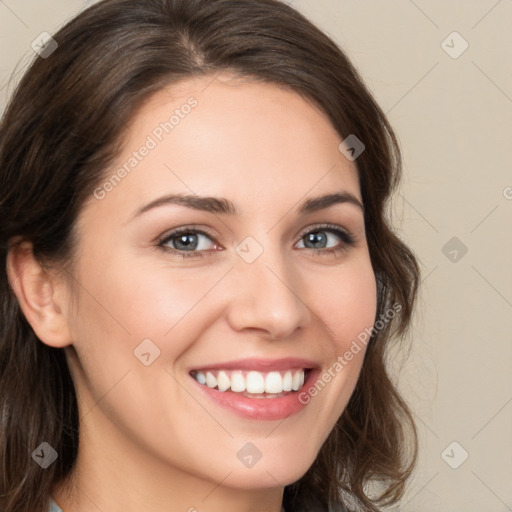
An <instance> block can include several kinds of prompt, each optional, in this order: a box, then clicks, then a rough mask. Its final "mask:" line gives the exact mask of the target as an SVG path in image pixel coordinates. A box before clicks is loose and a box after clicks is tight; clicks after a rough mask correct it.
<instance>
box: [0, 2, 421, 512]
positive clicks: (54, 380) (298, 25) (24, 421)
mask: <svg viewBox="0 0 512 512" xmlns="http://www.w3.org/2000/svg"><path fill="white" fill-rule="evenodd" d="M54 38H55V40H56V41H57V43H58V48H57V49H56V50H55V51H54V52H53V53H52V54H51V55H49V56H47V58H42V57H40V56H37V57H36V58H35V60H34V61H33V63H32V64H31V66H30V67H29V69H28V71H27V72H26V73H25V75H24V76H23V78H22V79H21V81H20V83H19V85H18V86H17V88H16V90H15V91H14V94H13V95H12V98H11V100H10V102H9V104H8V107H7V109H6V111H5V113H4V116H3V118H2V121H1V124H0V259H1V265H0V268H1V270H0V301H1V306H0V307H1V315H2V317H1V321H0V436H1V439H0V473H1V474H0V510H1V511H2V512H46V510H47V506H48V502H49V498H50V496H51V492H52V490H53V489H54V486H55V485H56V483H57V482H60V481H61V480H63V479H64V478H65V477H66V476H68V475H69V474H70V473H71V472H72V470H73V467H74V464H75V461H76V457H77V448H78V442H79V419H78V407H77V400H76V394H75V388H74V384H73V380H72V378H71V375H70V372H69V369H68V366H67V363H66V358H65V354H64V351H63V350H62V349H56V348H53V347H49V346H48V345H46V344H44V343H42V342H41V341H40V340H39V339H38V338H37V336H36V335H35V333H34V331H33V330H32V328H31V327H30V325H29V324H28V322H27V321H26V319H25V317H24V315H23V314H22V312H21V309H20V306H19V303H18V301H17V299H16V296H15V295H14V293H13V291H12V289H11V287H10V283H9V280H8V277H7V273H6V258H7V254H8V251H9V248H10V244H11V242H12V240H13V237H19V239H22V240H28V241H30V242H31V243H32V244H33V252H34V255H35V256H36V257H37V258H38V259H39V261H40V262H41V263H46V264H49V263H51V264H55V265H67V264H68V263H69V262H70V261H72V260H73V257H74V254H73V247H74V246H75V242H76V240H75V239H74V225H75V221H76V219H77V216H78V214H79V212H80V208H81V206H82V204H83V202H84V200H85V198H87V197H88V196H89V194H91V192H92V191H93V189H94V187H95V186H97V184H98V183H101V181H102V178H104V174H105V169H107V168H108V166H109V164H110V163H111V162H112V159H113V157H114V156H115V155H117V154H118V152H119V150H120V148H121V147H122V144H123V140H124V138H125V135H126V131H127V129H128V126H129V123H130V121H131V120H132V119H133V117H134V116H135V114H136V113H137V111H138V109H140V108H141V106H142V105H143V103H144V102H145V101H146V100H147V99H148V98H149V97H150V96H151V95H152V94H154V93H155V92H157V91H159V90H161V89H163V88H164V87H166V86H169V85H172V84H173V83H175V82H177V81H178V80H181V79H186V78H193V77H199V76H205V75H211V76H213V75H215V74H216V73H220V72H222V71H229V72H231V73H232V74H234V75H238V76H242V77H247V78H251V79H254V80H257V81H258V80H259V81H262V82H267V83H272V84H277V85H279V86H284V87H287V88H289V89H290V90H292V91H294V92H296V93H298V94H300V95H301V96H302V97H304V98H305V99H307V100H308V101H311V102H313V103H314V104H316V105H317V106H318V107H319V108H320V109H321V110H322V111H323V112H325V114H326V115H327V116H328V118H329V119H330V121H331V122H332V125H333V126H334V128H335V129H336V130H337V132H338V133H339V135H340V137H341V138H345V137H347V136H348V135H349V134H355V135H356V136H357V137H358V138H359V139H360V140H361V141H363V143H364V144H365V151H364V152H363V153H362V154H361V155H360V156H359V157H358V159H357V162H356V163H357V168H358V172H359V178H360V186H361V193H362V198H363V203H364V205H365V227H366V233H367V239H368V246H369V251H370V257H371V262H372V265H373V269H374V272H375V276H376V279H377V285H378V287H377V290H378V300H377V316H376V320H377V318H380V317H382V315H385V313H386V311H388V310H390V309H391V308H393V307H394V308H395V310H399V311H398V312H397V313H396V315H395V316H394V318H393V319H392V320H391V321H389V322H386V323H385V326H384V328H383V329H381V330H379V331H378V332H376V331H374V332H373V335H372V337H371V339H370V341H369V343H368V346H367V351H366V354H365V359H364V363H363V366H362V370H361V374H360V377H359V380H358V382H357V385H356V388H355V390H354V393H353V395H352V396H351V399H350V401H349V403H348V405H347V407H346V409H345V410H344V412H343V413H342V415H341V416H340V418H339V420H338V422H337V423H336V425H335V427H334V429H333V431H332V432H331V433H330V435H329V437H328V438H327V440H326V442H325V443H324V445H323V446H322V448H321V449H320V452H319V453H318V456H317V458H316V460H315V461H314V463H313V465H312V466H311V467H310V469H309V470H308V471H307V472H306V474H305V475H304V476H303V477H302V478H301V479H300V480H298V481H297V482H295V483H293V484H291V485H289V486H287V487H285V490H284V506H285V508H286V509H287V510H289V511H299V510H304V511H308V512H312V511H320V510H327V509H328V507H331V508H330V509H329V510H340V509H343V510H357V511H364V512H378V511H379V510H381V508H380V507H382V506H386V505H390V504H395V503H397V502H398V501H399V500H400V499H401V498H402V497H403V494H404V489H405V485H406V483H407V479H408V477H409V476H410V474H411V472H412V470H413V468H414V466H415V463H416V458H417V450H418V448H417V445H418V441H417V433H416V427H415V425H414V420H413V417H412V414H411V412H410V410H409V409H408V407H407V405H406V403H405V402H404V400H403V399H402V398H401V396H400V394H399V392H398V390H397V389H396V387H395V385H394V384H393V382H392V379H391V378H390V376H389V369H387V367H386V361H385V359H386V356H387V355H388V351H389V348H390V342H392V341H393V340H394V342H397V341H399V340H403V338H404V335H405V334H406V332H407V331H408V328H409V324H410V322H411V315H412V313H413V306H414V303H415V299H416V295H417V289H418V282H419V268H418V264H417V261H416V259H415V257H414V255H413V253H412V252H411V251H410V249H409V248H408V247H407V246H406V245H405V244H404V243H403V242H402V241H401V240H400V239H399V238H398V237H397V235H396V234H395V233H394V231H393V229H392V228H391V224H390V220H389V216H388V211H387V208H388V202H389V199H390V197H391V194H392V192H393V190H394V189H395V187H396V185H397V184H398V182H399V178H400V174H401V157H400V150H399V144H398V142H397V139H396V136H395V134H394V133H393V131H392V129H391V127H390V125H389V123H388V121H387V119H386V117H385V114H384V113H383V111H382V110H381V109H380V108H379V106H378V105H377V104H376V102H375V100H374V99H373V97H372V95H371V93H370V92H369V90H368V89H367V87H366V86H365V84H364V83H363V81H362V79H361V77H360V76H359V74H358V73H357V71H356V70H355V69H354V67H353V65H352V64H351V63H350V62H349V60H348V58H347V57H346V56H345V54H344V53H343V52H342V50H341V49H340V48H339V47H338V46H337V45H336V44H335V43H334V42H333V41H332V40H331V39H330V38H329V37H328V36H327V35H325V34H324V33H323V32H322V31H321V30H319V29H318V28H317V27H316V26H315V25H314V24H312V23H311V22H310V21H308V20H307V19H306V18H305V17H304V16H303V15H301V14H300V13H299V12H297V11H296V10H294V9H293V8H291V7H290V6H289V5H286V4H285V3H283V2H280V1H279V0H104V1H101V2H99V3H98V4H96V5H93V6H91V7H90V8H88V9H87V10H85V11H84V12H82V13H81V14H80V15H78V16H77V17H76V18H74V19H72V20H71V21H70V22H69V23H68V24H66V25H65V26H64V27H63V28H62V29H61V30H59V31H58V32H57V33H56V34H55V35H54ZM396 305H398V306H399V307H398V308H397V307H396ZM42 441H46V442H48V443H49V444H50V445H51V446H52V447H53V448H54V449H55V450H56V451H57V452H58V458H57V460H56V461H55V462H54V463H53V464H52V465H51V466H50V467H48V468H47V469H41V467H40V466H39V465H38V464H36V463H35V462H34V461H33V460H32V458H31V453H32V451H33V450H34V449H35V448H36V447H37V446H38V445H39V444H40V443H41V442H42ZM375 483H376V484H377V485H376V486H375V485H374V484H375ZM372 489H373V490H372ZM376 489H378V492H377V491H376Z"/></svg>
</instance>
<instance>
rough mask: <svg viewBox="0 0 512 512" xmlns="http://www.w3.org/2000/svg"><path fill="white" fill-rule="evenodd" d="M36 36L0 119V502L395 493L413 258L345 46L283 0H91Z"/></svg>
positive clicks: (7, 509) (8, 505)
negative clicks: (401, 365)
mask: <svg viewBox="0 0 512 512" xmlns="http://www.w3.org/2000/svg"><path fill="white" fill-rule="evenodd" d="M54 39H55V41H56V43H57V44H54V43H52V45H51V46H48V47H47V49H48V50H49V51H46V52H42V57H39V58H37V59H36V60H35V62H34V63H33V65H32V66H31V68H30V69H29V70H28V72H27V73H26V74H25V76H24V78H23V79H22V81H21V83H20V85H19V87H18V89H17V90H16V92H15V94H14V96H13V99H12V101H11V102H10V104H9V106H8V109H7V111H6V113H5V116H4V118H3V121H2V125H1V132H0V133H1V135H0V177H1V183H2V186H1V190H2V193H1V194H2V195H1V198H0V209H1V210H0V218H1V219H2V220H1V233H0V237H1V251H2V253H1V256H2V258H3V261H4V265H3V266H2V268H3V269H5V270H3V271H2V274H1V287H2V302H3V303H2V322H1V325H2V327H1V337H0V351H1V357H0V365H1V367H0V368H1V370H0V371H1V373H0V375H1V379H0V380H1V384H0V385H1V390H0V400H1V408H2V413H3V414H2V444H1V457H2V473H3V474H2V479H1V482H2V483H1V485H2V488H1V493H0V494H1V502H0V508H1V510H2V511H4V512H15V511H16V512H18V511H36V512H40V511H46V510H54V511H55V510H56V511H59V510H62V511H64V512H79V511H80V512H82V511H88V510H98V509H100V510H105V511H107V510H108V511H113V510H123V511H128V512H130V511H135V510H146V511H161V510H166V511H172V512H174V511H178V510H180V511H181V510H188V511H195V510H197V511H203V510H208V511H217V510H222V511H235V510H236V511H238V512H240V511H256V510H257V511H268V512H278V511H280V510H282V509H284V510H286V511H287V512H292V511H294V512H295V511H299V510H301V511H302V510H303V511H317V510H318V511H320V510H322V511H324V510H358V511H360V510H364V511H378V510H382V508H381V507H382V506H385V505H388V504H394V503H397V502H398V501H399V499H400V497H401V496H402V494H403V491H404V486H405V483H406V480H407V478H408V476H409V475H410V473H411V471H412V469H413V466H414V463H415V458H416V449H417V448H416V432H415V427H414V422H413V420H412V417H411V414H410V412H409V409H408V408H407V406H406V404H405V403H404V402H403V400H402V399H401V397H400V395H399V393H398V392H397V390H396V388H395V387H394V385H393V383H392V382H391V380H390V378H389V376H388V373H387V370H386V366H385V357H386V354H387V351H388V349H389V344H390V342H391V340H392V338H393V337H397V336H401V335H403V334H404V333H405V331H406V329H407V327H408V325H409V322H410V318H411V314H412V310H413V305H414V299H415V296H416V290H417V284H418V273H419V272H418V266H417V263H416V260H415V258H414V256H413V254H412V253H411V252H410V250H409V249H408V248H407V247H406V246H405V245H404V244H403V243H402V242H401V241H400V240H399V239H398V238H397V236H396V235H395V234H394V233H393V231H392V229H391V228H390V226H389V224H388V222H387V220H386V205H387V201H388V199H389V196H390V194H391V192H392V190H393V187H394V186H395V185H396V183H397V181H398V179H399V174H400V155H399V149H398V144H397V141H396V138H395V136H394V134H393V132H392V130H391V128H390V126H389V124H388V122H387V120H386V119H385V116H384V114H383V113H382V111H381V110H380V109H379V107H378V106H377V105H376V103H375V101H374V100H373V99H372V97H371V95H370V94H369V92H368V90H367V89H366V88H365V86H364V84H363V83H362V81H361V79H360V78H359V76H358V74H357V72H356V71H355V70H354V68H353V67H352V65H351V64H350V63H349V61H348V60H347V58H346V56H345V55H344V54H343V53H342V52H341V51H340V49H339V48H338V47H337V46H336V45H335V44H334V43H333V42H332V41H331V40H330V39H329V38H328V37H327V36H326V35H324V34H323V33H322V32H320V31H319V30H318V29H317V28H316V27H315V26H314V25H312V24H311V23H310V22H309V21H307V20H306V19H305V18H304V17H303V16H302V15H301V14H299V13H298V12H297V11H295V10H294V9H292V8H291V7H290V6H288V5H286V4H284V3H281V2H279V1H276V0H258V1H257V2H255V1H253V0H237V1H236V2H233V1H232V0H186V1H185V0H143V1H137V2H135V1H132V0H105V1H102V2H99V3H98V4H96V5H94V6H92V7H90V8H89V9H87V10H86V11H84V12H83V13H81V14H80V15H79V16H77V17H76V18H75V19H74V20H72V21H71V22H70V23H68V24H67V25H66V26H65V27H64V28H63V29H61V30H60V31H59V32H58V33H57V34H55V35H54ZM57 45H58V47H57ZM206 256H207V257H206Z"/></svg>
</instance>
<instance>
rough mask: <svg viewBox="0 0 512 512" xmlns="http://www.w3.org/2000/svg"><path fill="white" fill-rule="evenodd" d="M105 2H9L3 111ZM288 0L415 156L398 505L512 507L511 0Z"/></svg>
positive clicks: (4, 14) (1, 69)
mask: <svg viewBox="0 0 512 512" xmlns="http://www.w3.org/2000/svg"><path fill="white" fill-rule="evenodd" d="M90 3H92V2H80V1H78V0H66V1H64V0H51V1H50V0H46V1H43V0H41V1H34V0H30V1H29V0H26V1H16V0H0V103H1V107H2V108H3V106H4V104H5V101H6V98H7V96H8V94H9V92H10V91H12V87H13V83H11V84H10V85H9V84H8V80H9V78H10V76H11V73H12V72H13V71H14V70H15V68H16V66H17V68H16V69H17V70H18V72H19V71H20V70H23V66H24V63H26V62H27V61H28V59H31V58H32V56H33V52H32V50H31V42H32V41H33V40H34V39H35V38H36V37H37V36H38V35H39V34H40V33H41V32H43V31H47V32H50V33H55V31H56V30H57V29H58V27H59V26H60V25H61V24H62V23H63V22H64V21H65V20H67V19H68V18H69V17H71V16H73V15H74V14H75V13H77V12H78V11H79V10H80V9H82V8H84V7H85V6H86V5H88V4H90ZM288 3H290V4H292V5H294V6H296V7H297V8H298V9H299V10H300V11H302V12H303V13H305V14H306V15H307V16H308V17H309V18H310V19H312V20H313V21H314V22H316V23H317V24H318V25H319V26H320V27H321V28H323V29H324V30H325V31H327V32H328V33H329V34H330V35H331V37H333V38H334V39H335V40H336V41H337V42H338V43H339V44H340V45H341V46H342V47H343V48H344V49H345V51H346V52H347V53H348V55H349V56H350V57H351V58H352V60H353V62H354V63H355V65H356V66H357V67H358V69H359V70H360V72H361V74H362V75H363V77H364V78H365V80H366V81H367V83H368V85H369V86H370V88H371V89H372V90H373V92H374V94H375V96H376V98H377V100H378V102H379V103H380V105H381V106H382V107H383V109H384V110H385V111H386V112H387V113H388V114H389V117H390V120H391V123H392V125H393V126H394V128H395V129H396V131H397V134H398V136H399V138H400V140H401V144H402V147H403V152H404V160H405V179H404V182H403V186H402V190H401V192H400V194H399V195H397V197H396V200H395V203H394V211H395V219H396V220H395V223H396V226H397V228H398V229H399V230H400V232H401V236H402V237H403V238H404V239H405V240H406V241H407V242H408V243H409V244H410V245H411V246H412V248H413V249H414V250H415V252H416V253H417V255H418V256H419V258H420V260H421V263H422V268H423V286H422V295H421V303H420V308H419V311H418V314H417V316H416V320H415V326H414V332H413V335H412V336H411V338H412V341H413V348H412V352H411V355H410V357H409V359H407V360H406V361H405V362H404V363H403V365H402V369H401V373H400V380H399V384H400V388H401V390H402V391H403V393H404V394H405V396H406V397H407V398H408V399H409V401H410V403H411V405H412V407H413V409H414V411H415V415H416V418H417V420H418V425H419V429H420V438H421V456H420V461H419V466H418V470H417V472H416V474H415V477H414V479H413V480H412V481H411V485H410V488H409V491H408V495H407V497H406V499H405V500H404V503H403V505H402V506H401V507H400V508H399V510H403V511H404V512H433V511H442V512H482V511H486V512H501V511H507V510H512V372H511V371H510V366H511V363H512V343H511V341H512V339H511V338H512V334H511V333H512V321H511V318H512V315H511V313H512V270H511V269H512V242H511V240H512V236H511V233H512V221H511V219H512V172H511V171H512V149H511V147H512V144H511V140H510V139H511V136H512V65H511V64H512V31H511V30H510V26H511V22H512V1H511V0H500V1H496V0H480V1H476V0H472V1H462V0H460V1H448V2H446V1H442V0H435V1H426V0H415V1H412V0H397V1H394V2H392V1H387V2H384V1H383V0H371V1H364V2H363V1H361V2H356V1H354V0H288ZM454 31H457V32H458V33H459V34H460V36H458V35H451V36H450V37H448V36H449V35H450V34H452V32H454ZM447 37H448V38H447ZM445 40H446V42H445V43H444V44H443V43H442V42H443V41H445ZM464 41H466V42H467V44H468V45H469V46H468V48H467V50H466V51H464V52H463V53H461V54H460V55H459V53H460V52H461V50H463V48H464V46H465V43H464ZM445 50H446V51H445ZM447 52H448V53H447ZM449 53H451V55H452V56H450V55H449ZM453 57H457V58H453ZM22 58H23V60H22V62H21V64H18V63H19V61H20V59H22ZM453 237H456V238H457V240H456V241H455V242H452V244H453V243H455V245H448V246H447V247H446V248H445V249H444V252H443V248H444V247H445V244H447V243H448V241H449V240H450V239H452V238H453ZM462 244H463V245H464V246H465V247H466V248H467V253H466V254H464V255H462V250H461V248H463V245H462ZM454 251H455V252H454ZM445 253H446V254H447V255H445ZM450 258H451V259H455V260H456V261H451V259H450ZM454 441H455V442H456V443H458V444H457V445H451V446H450V444H451V443H452V442H454ZM447 448H448V449H447ZM463 450H465V451H466V452H467V453H468V454H469V457H468V458H467V460H465V461H464V462H463V463H462V464H460V462H461V461H462V459H463V455H464V451H463ZM443 454H444V455H443ZM448 463H450V464H451V465H452V466H456V465H458V464H460V466H459V467H458V468H457V469H453V468H452V467H451V466H450V465H449V464H448Z"/></svg>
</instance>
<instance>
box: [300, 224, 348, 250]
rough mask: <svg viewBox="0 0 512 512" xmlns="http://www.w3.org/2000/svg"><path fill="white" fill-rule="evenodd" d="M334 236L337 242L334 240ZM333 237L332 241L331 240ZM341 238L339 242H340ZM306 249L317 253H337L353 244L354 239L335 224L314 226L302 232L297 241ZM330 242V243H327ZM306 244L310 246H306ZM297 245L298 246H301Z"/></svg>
mask: <svg viewBox="0 0 512 512" xmlns="http://www.w3.org/2000/svg"><path fill="white" fill-rule="evenodd" d="M336 238H337V239H338V242H336ZM333 239H334V242H333ZM340 240H341V242H340ZM300 242H302V245H303V247H304V248H306V249H310V250H313V251H314V252H315V254H317V253H337V252H339V251H345V250H347V249H348V248H349V247H351V246H353V245H354V244H355V239H354V237H353V236H352V235H350V234H349V233H348V232H346V231H344V230H342V229H340V228H339V227H337V226H331V225H326V226H316V227H315V229H313V230H310V231H308V232H307V233H305V234H303V235H302V237H301V240H300V241H299V243H300ZM329 243H331V245H329ZM306 244H308V245H310V247H306ZM303 247H299V248H303Z"/></svg>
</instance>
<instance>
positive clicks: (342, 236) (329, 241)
mask: <svg viewBox="0 0 512 512" xmlns="http://www.w3.org/2000/svg"><path fill="white" fill-rule="evenodd" d="M336 239H338V241H336ZM298 243H299V244H300V243H302V247H300V246H299V249H307V250H310V251H313V252H314V253H315V254H322V255H328V254H336V253H338V252H340V251H346V250H347V249H348V248H349V247H350V246H353V245H355V239H354V237H353V236H352V235H350V234H349V233H348V232H347V231H345V230H343V229H341V228H339V227H337V226H334V225H324V226H315V228H314V229H310V230H309V231H307V232H306V233H304V234H303V235H302V236H301V239H300V240H299V242H298ZM306 244H307V245H308V246H306ZM158 247H159V248H161V249H162V250H164V251H167V252H170V253H173V254H176V255H180V256H182V257H183V258H188V257H202V256H205V255H207V256H211V255H213V254H214V253H215V252H217V251H218V250H219V246H218V245H217V244H216V242H214V241H213V238H212V236H210V235H208V234H207V233H205V232H204V231H201V230H199V229H196V228H187V227H183V228H180V229H176V230H175V231H173V232H172V233H169V234H167V235H166V236H165V237H164V238H162V239H161V240H160V241H159V243H158Z"/></svg>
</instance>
